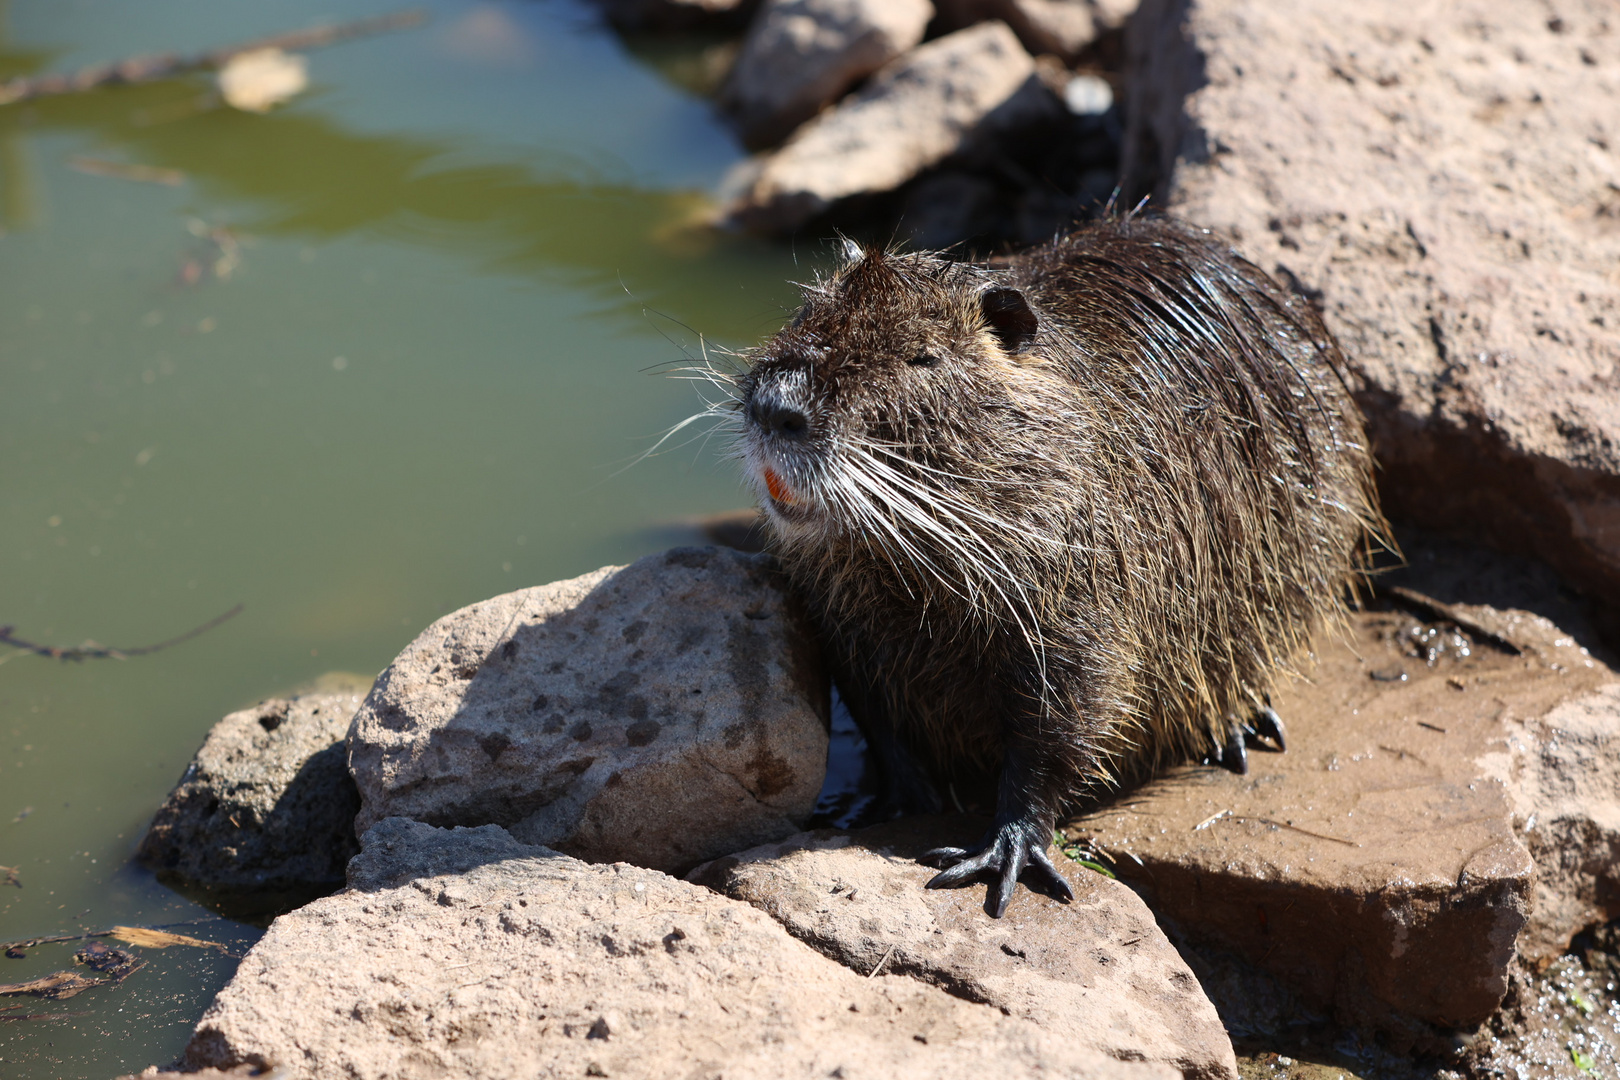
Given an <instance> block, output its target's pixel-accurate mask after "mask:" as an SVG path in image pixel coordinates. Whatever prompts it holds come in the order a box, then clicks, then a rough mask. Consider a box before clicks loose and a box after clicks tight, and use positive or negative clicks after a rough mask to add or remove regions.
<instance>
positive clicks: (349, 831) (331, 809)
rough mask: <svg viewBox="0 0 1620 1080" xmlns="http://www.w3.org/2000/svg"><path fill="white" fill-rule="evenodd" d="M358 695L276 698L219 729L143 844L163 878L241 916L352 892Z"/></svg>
mask: <svg viewBox="0 0 1620 1080" xmlns="http://www.w3.org/2000/svg"><path fill="white" fill-rule="evenodd" d="M359 705H360V697H359V695H357V694H306V695H303V696H299V697H292V698H274V699H271V700H269V701H265V702H262V703H260V704H259V705H257V706H255V707H253V708H251V709H243V710H242V711H241V712H234V713H231V714H230V715H229V716H227V717H225V719H223V720H221V721H220V722H219V723H217V724H215V725H214V727H213V728H212V729H211V730H210V731H209V732H208V737H207V738H206V739H205V740H204V741H203V744H202V747H201V748H200V749H198V751H197V755H196V756H195V757H194V758H192V760H191V764H190V765H188V766H187V767H186V771H185V774H184V775H183V776H181V778H180V783H179V784H178V785H177V786H176V787H175V789H174V791H172V792H170V794H169V797H168V798H167V799H166V800H164V802H163V805H162V806H161V807H160V808H159V809H158V812H157V814H156V816H154V817H153V819H152V824H151V826H150V827H149V828H148V829H147V832H146V836H145V837H144V838H143V839H142V840H141V846H140V851H139V856H138V857H139V858H140V859H141V861H142V862H145V863H146V864H147V865H149V866H151V867H152V868H153V869H154V870H156V871H157V872H158V874H159V875H160V876H162V877H163V878H165V879H166V880H169V881H171V882H173V883H175V884H179V885H180V886H182V887H184V888H189V889H193V890H197V891H200V892H203V893H205V894H207V895H208V896H209V898H210V899H212V900H213V901H214V902H216V903H219V904H223V905H225V906H226V907H227V908H228V909H230V910H231V911H232V913H233V914H258V913H262V912H271V911H277V910H282V909H285V908H288V907H293V906H296V905H297V904H298V903H302V902H304V901H306V900H308V899H310V898H311V897H314V896H320V895H324V894H326V893H329V892H331V891H332V890H334V889H337V888H340V887H341V886H342V884H343V872H344V867H345V866H346V865H347V864H348V861H349V858H350V856H352V855H353V854H354V853H355V852H356V851H358V850H359V845H358V844H357V843H356V842H355V838H354V817H355V814H356V813H357V812H358V811H359V809H360V796H359V794H358V792H356V791H355V786H354V781H353V780H351V779H350V778H349V772H348V768H347V766H346V763H345V751H344V746H343V739H344V736H346V735H347V734H348V731H349V722H350V720H351V719H352V718H353V716H354V714H355V710H356V709H357V708H358V707H359Z"/></svg>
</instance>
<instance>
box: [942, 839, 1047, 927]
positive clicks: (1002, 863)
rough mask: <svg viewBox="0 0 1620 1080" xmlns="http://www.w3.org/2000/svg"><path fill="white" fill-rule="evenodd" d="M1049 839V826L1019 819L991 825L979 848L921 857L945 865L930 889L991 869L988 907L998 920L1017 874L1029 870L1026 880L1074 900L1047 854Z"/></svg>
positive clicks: (1015, 885) (946, 886) (949, 849)
mask: <svg viewBox="0 0 1620 1080" xmlns="http://www.w3.org/2000/svg"><path fill="white" fill-rule="evenodd" d="M1051 842H1052V829H1051V826H1049V825H1044V824H1041V823H1038V822H1032V821H1026V820H1018V821H1009V822H1007V823H1005V824H1003V825H999V826H997V827H996V828H994V829H991V830H990V831H989V832H988V833H986V834H985V837H984V839H983V840H982V841H980V843H979V847H978V848H976V849H973V850H969V849H967V848H954V847H946V848H935V849H934V850H933V851H930V852H928V853H926V854H925V855H923V857H922V862H924V863H926V864H927V865H929V866H938V867H945V868H947V869H944V870H942V872H940V873H938V874H935V875H934V877H933V879H932V880H931V881H929V882H928V888H930V889H952V888H955V887H956V886H958V885H965V884H967V883H968V882H969V881H972V880H973V879H974V878H976V877H978V876H979V875H981V874H986V873H988V874H993V875H995V877H996V880H995V882H994V883H993V884H992V885H991V887H990V895H989V897H988V898H987V899H986V901H985V910H986V911H987V912H989V913H990V915H991V916H992V917H993V918H997V919H999V918H1001V916H1002V914H1003V913H1004V912H1005V911H1006V910H1007V902H1008V901H1009V900H1011V899H1012V895H1013V891H1014V890H1016V889H1017V888H1018V876H1019V875H1020V874H1022V873H1023V872H1024V871H1025V870H1028V871H1029V872H1030V874H1031V876H1032V877H1033V878H1034V879H1035V880H1034V881H1032V882H1028V883H1027V884H1029V885H1031V887H1034V886H1036V885H1039V886H1040V889H1041V891H1042V892H1044V893H1047V894H1048V895H1050V896H1055V897H1057V898H1058V899H1060V900H1063V901H1064V902H1068V901H1070V900H1073V899H1074V890H1073V889H1071V888H1069V883H1068V882H1067V881H1065V880H1063V875H1062V874H1060V873H1058V871H1057V867H1055V866H1053V865H1052V860H1051V859H1049V858H1047V857H1046V847H1047V845H1048V844H1050V843H1051Z"/></svg>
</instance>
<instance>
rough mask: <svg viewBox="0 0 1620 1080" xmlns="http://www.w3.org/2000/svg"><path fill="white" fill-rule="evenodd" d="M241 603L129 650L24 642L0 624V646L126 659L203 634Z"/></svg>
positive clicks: (64, 656)
mask: <svg viewBox="0 0 1620 1080" xmlns="http://www.w3.org/2000/svg"><path fill="white" fill-rule="evenodd" d="M242 607H243V605H241V604H237V605H236V606H235V607H233V608H231V610H229V611H227V612H225V614H223V615H216V616H214V617H213V618H212V619H209V620H208V621H207V622H205V623H203V624H202V625H201V626H194V627H192V628H191V629H190V630H187V631H186V632H185V633H183V634H181V635H180V636H179V637H172V638H170V639H169V640H168V641H160V642H158V643H157V644H156V645H140V646H137V647H136V648H133V649H113V648H109V647H108V646H106V645H97V644H96V643H95V642H93V641H90V642H86V643H85V644H83V645H80V646H79V647H77V648H69V649H62V648H58V647H56V646H55V645H39V644H36V643H34V642H32V641H24V640H23V639H22V638H20V637H17V636H15V635H13V634H12V632H11V631H12V630H13V629H14V628H13V627H10V626H0V645H10V646H12V647H14V648H18V649H22V650H23V651H24V652H31V653H33V654H34V655H36V656H48V657H50V658H51V659H52V660H92V659H94V660H100V659H105V658H111V659H113V660H128V659H129V658H130V657H132V656H146V655H147V654H149V653H155V652H157V651H158V650H160V649H167V648H169V647H170V646H171V645H178V644H180V643H181V642H182V641H190V640H191V639H192V638H194V637H196V636H197V635H199V634H206V633H207V632H208V631H210V630H212V629H213V628H214V627H216V626H218V625H219V624H220V623H222V622H225V621H226V620H227V619H234V618H236V616H238V615H240V614H242Z"/></svg>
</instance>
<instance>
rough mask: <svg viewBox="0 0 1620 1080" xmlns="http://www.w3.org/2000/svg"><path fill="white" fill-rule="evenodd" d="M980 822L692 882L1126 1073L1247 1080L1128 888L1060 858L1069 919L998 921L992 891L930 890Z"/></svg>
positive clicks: (940, 821)
mask: <svg viewBox="0 0 1620 1080" xmlns="http://www.w3.org/2000/svg"><path fill="white" fill-rule="evenodd" d="M986 824H987V822H985V821H981V820H978V819H973V818H966V817H957V818H908V819H905V820H903V821H898V822H891V823H889V824H886V825H879V826H875V827H873V828H870V829H861V830H858V831H855V832H840V831H837V830H832V829H825V830H819V831H817V832H811V833H805V834H802V835H800V836H795V837H790V838H789V839H787V840H784V841H782V842H780V843H776V844H765V845H762V846H760V847H757V848H754V849H753V850H751V851H744V852H739V853H737V854H735V855H729V856H726V857H725V858H722V859H717V860H715V861H714V862H711V863H705V864H704V865H703V866H700V867H698V868H697V869H696V870H694V871H692V873H691V874H689V875H688V879H689V880H691V881H696V882H698V883H700V884H704V885H707V886H709V887H710V888H712V889H715V890H716V891H718V892H721V893H724V894H725V895H727V896H730V897H733V898H735V899H738V900H745V901H747V902H748V903H750V904H753V905H754V906H755V907H757V908H759V909H760V910H761V911H764V912H767V913H769V914H770V915H771V916H772V917H773V918H775V919H776V920H777V921H778V922H780V923H781V924H782V925H783V926H784V927H786V928H787V930H788V932H789V933H791V934H792V935H793V936H794V937H796V938H798V939H799V940H800V941H803V942H805V943H806V944H807V945H810V946H811V947H813V948H815V949H816V950H817V951H819V952H821V953H824V954H825V955H827V956H830V957H832V958H833V959H834V960H837V961H838V962H839V963H841V964H843V965H845V966H846V967H849V968H851V969H852V970H854V971H857V972H859V973H861V974H866V973H868V972H872V971H876V970H881V971H885V972H891V973H894V974H903V975H909V976H911V977H913V978H916V979H920V980H922V981H923V982H927V983H932V984H934V985H936V986H941V987H944V988H946V989H948V990H949V991H950V992H951V993H953V994H955V995H956V996H958V997H963V998H966V999H968V1000H969V1001H978V1002H983V1003H985V1004H987V1005H992V1006H995V1007H996V1008H998V1009H1001V1010H1002V1011H1003V1012H1005V1013H1007V1014H1008V1015H1010V1016H1016V1017H1019V1018H1022V1019H1025V1020H1029V1021H1032V1022H1033V1023H1036V1024H1038V1025H1040V1026H1041V1027H1044V1028H1047V1029H1049V1030H1054V1031H1067V1032H1068V1037H1069V1039H1070V1041H1071V1042H1072V1043H1073V1044H1074V1045H1075V1046H1078V1047H1082V1048H1085V1049H1086V1050H1088V1051H1090V1052H1093V1053H1096V1054H1098V1055H1101V1056H1104V1057H1109V1058H1114V1059H1116V1060H1119V1061H1146V1062H1152V1063H1155V1064H1160V1065H1167V1066H1169V1067H1171V1068H1173V1069H1175V1070H1176V1072H1178V1073H1179V1074H1181V1075H1182V1076H1184V1077H1188V1078H1193V1077H1197V1078H1207V1080H1236V1077H1237V1062H1236V1059H1235V1058H1234V1057H1233V1054H1232V1043H1231V1041H1230V1040H1229V1039H1228V1038H1227V1036H1226V1031H1225V1029H1224V1028H1223V1027H1222V1026H1221V1021H1220V1017H1218V1016H1217V1015H1216V1014H1215V1007H1214V1006H1213V1005H1211V1004H1210V1003H1209V1000H1208V999H1207V998H1206V997H1204V995H1203V992H1202V991H1201V990H1200V989H1199V986H1198V980H1197V979H1196V978H1194V976H1193V973H1192V972H1191V971H1190V970H1189V969H1188V967H1187V965H1186V964H1185V963H1184V962H1183V961H1182V959H1181V957H1180V956H1179V955H1178V954H1177V953H1176V950H1175V949H1174V948H1173V947H1172V946H1171V944H1170V942H1169V941H1168V940H1167V939H1166V938H1165V936H1164V934H1163V932H1162V931H1160V929H1159V927H1158V924H1157V923H1156V922H1154V920H1153V913H1152V912H1150V911H1149V910H1148V909H1147V905H1145V904H1144V903H1142V901H1141V899H1140V898H1139V897H1138V896H1137V895H1136V894H1135V893H1133V892H1131V890H1130V889H1128V888H1126V887H1125V886H1124V885H1121V884H1120V883H1119V882H1117V881H1110V880H1109V879H1107V878H1105V877H1103V876H1102V875H1100V874H1097V873H1094V872H1092V871H1089V870H1085V869H1082V868H1079V867H1077V866H1075V865H1074V864H1073V863H1071V862H1069V861H1068V860H1067V859H1063V858H1061V857H1059V858H1058V859H1057V860H1056V861H1057V862H1058V865H1059V869H1060V870H1061V871H1062V872H1063V874H1064V877H1065V878H1066V879H1067V880H1068V881H1069V883H1070V885H1071V886H1072V887H1073V888H1074V892H1075V899H1074V902H1073V903H1072V904H1062V903H1059V902H1057V901H1054V900H1051V899H1049V898H1047V897H1045V896H1041V895H1038V894H1035V893H1031V892H1029V891H1027V890H1025V891H1021V892H1020V893H1019V895H1018V896H1017V898H1016V899H1015V900H1014V902H1013V905H1012V907H1011V908H1010V909H1009V910H1008V912H1007V915H1006V916H1005V917H1004V918H1002V919H991V918H988V917H987V916H986V915H985V913H984V910H983V904H984V889H983V887H982V886H974V887H971V888H965V889H947V890H930V889H925V888H924V885H925V884H926V882H927V881H928V879H929V878H930V877H932V876H933V875H934V874H935V873H936V871H934V870H931V869H929V868H928V867H926V866H923V865H921V864H920V863H918V862H917V858H918V856H920V855H921V854H922V853H923V852H925V851H928V850H930V849H932V848H936V847H942V846H946V845H950V844H963V843H966V842H968V841H971V840H974V839H976V838H977V837H978V836H979V835H980V834H982V833H983V832H984V829H985V826H986Z"/></svg>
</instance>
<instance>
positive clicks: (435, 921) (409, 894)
mask: <svg viewBox="0 0 1620 1080" xmlns="http://www.w3.org/2000/svg"><path fill="white" fill-rule="evenodd" d="M352 880H353V888H352V889H351V890H349V891H347V892H344V893H340V894H338V895H336V896H332V897H327V898H325V899H322V900H318V901H316V902H315V903H313V904H311V905H309V906H308V907H306V908H302V909H300V910H299V911H296V912H293V913H291V914H289V915H286V916H283V917H282V918H280V919H278V920H277V921H276V922H275V924H274V925H272V926H271V928H270V931H269V933H267V934H266V935H265V937H264V938H263V939H262V940H261V941H260V942H259V943H258V944H257V945H255V946H254V947H253V949H252V950H251V951H250V952H249V953H248V955H247V956H246V957H245V958H244V959H243V961H242V966H241V968H240V969H239V970H238V971H237V974H236V977H235V978H234V979H232V980H231V983H230V984H229V985H228V986H227V987H226V988H225V989H224V990H223V991H221V993H220V995H219V997H218V998H217V999H216V1000H215V1001H214V1003H213V1005H212V1006H210V1008H209V1009H208V1011H207V1013H206V1014H204V1016H203V1018H202V1020H201V1021H200V1022H199V1024H198V1025H197V1030H196V1033H195V1034H194V1036H193V1037H192V1040H191V1043H190V1045H189V1047H188V1048H187V1053H186V1060H187V1062H188V1064H189V1065H191V1066H192V1067H203V1066H214V1067H229V1066H232V1065H236V1064H240V1063H244V1062H245V1063H252V1064H261V1065H264V1064H279V1065H284V1066H286V1067H289V1068H290V1069H292V1070H293V1072H294V1074H295V1075H296V1076H299V1077H308V1078H311V1080H325V1078H327V1077H333V1078H337V1077H341V1078H343V1080H364V1078H372V1077H376V1078H382V1077H388V1078H391V1080H395V1078H406V1080H412V1078H418V1077H440V1076H455V1077H467V1078H471V1080H479V1078H486V1077H487V1078H497V1077H498V1078H506V1077H514V1078H516V1077H522V1078H524V1080H533V1078H551V1077H570V1078H572V1077H581V1076H609V1077H665V1076H677V1077H686V1076H693V1077H712V1076H717V1075H724V1076H725V1077H727V1078H728V1080H730V1078H736V1080H744V1078H754V1077H758V1078H760V1080H778V1078H780V1077H784V1076H844V1077H850V1078H858V1077H871V1078H873V1080H877V1078H886V1077H905V1078H910V1077H931V1078H932V1077H937V1078H940V1080H945V1078H948V1077H959V1076H968V1075H975V1074H986V1073H994V1074H995V1075H1014V1076H1024V1075H1043V1076H1045V1075H1049V1076H1054V1077H1059V1076H1061V1077H1085V1078H1090V1077H1097V1078H1102V1077H1118V1078H1121V1080H1125V1078H1131V1080H1151V1078H1159V1080H1165V1078H1168V1077H1172V1076H1174V1075H1175V1074H1174V1073H1173V1072H1171V1071H1170V1070H1168V1069H1165V1068H1163V1067H1155V1066H1153V1065H1148V1064H1134V1063H1133V1064H1126V1063H1122V1062H1115V1061H1111V1060H1108V1059H1098V1058H1095V1057H1093V1056H1092V1055H1090V1054H1087V1053H1086V1052H1084V1051H1082V1050H1080V1049H1077V1048H1076V1047H1074V1046H1073V1045H1072V1044H1071V1040H1070V1039H1069V1038H1068V1037H1067V1033H1066V1032H1064V1031H1061V1030H1059V1031H1050V1032H1049V1031H1044V1030H1042V1029H1040V1028H1039V1027H1037V1026H1036V1025H1034V1024H1031V1023H1029V1022H1027V1021H1025V1020H1021V1019H1018V1018H1016V1017H1009V1016H1004V1015H1002V1014H1001V1012H1000V1011H999V1010H996V1009H993V1008H987V1007H985V1006H983V1005H976V1004H971V1003H969V1002H966V1001H962V1000H961V999H959V998H956V997H952V996H951V995H949V994H947V993H944V992H943V991H940V990H938V989H935V988H934V987H930V986H926V985H923V984H921V983H918V982H916V981H914V980H912V979H908V978H906V977H904V976H901V975H880V976H878V977H876V978H873V979H867V978H864V977H862V976H861V975H857V974H855V973H853V972H851V971H849V970H848V969H846V968H843V967H841V966H839V965H838V964H835V963H833V962H832V961H830V960H828V959H827V958H825V957H823V956H821V955H820V954H818V953H816V952H815V951H813V950H812V949H810V948H808V947H807V946H805V945H802V944H800V943H799V942H797V941H794V940H793V939H792V938H791V937H789V936H788V935H787V934H785V933H784V932H783V931H782V929H781V928H780V927H779V926H777V925H776V923H774V922H773V921H772V920H771V919H770V918H769V916H767V915H765V914H763V913H762V912H759V911H756V910H755V909H754V908H752V907H750V906H748V905H747V904H742V903H739V902H737V901H733V900H729V899H726V898H725V897H722V896H718V895H716V894H715V893H713V892H710V891H709V890H707V889H704V888H701V887H699V886H696V885H691V884H688V883H686V882H683V881H679V880H677V879H674V878H671V877H669V876H667V875H664V874H661V873H658V872H657V871H652V870H645V869H640V868H637V867H632V866H627V865H623V864H617V865H610V866H602V865H591V864H587V863H583V862H580V861H578V860H576V859H571V858H568V857H566V856H561V855H558V854H557V853H555V852H552V851H549V850H547V849H544V848H536V847H530V846H526V845H522V844H519V843H517V842H516V841H515V840H513V839H512V838H511V836H510V835H509V834H507V833H505V832H504V831H503V830H501V829H500V828H498V827H495V826H485V827H482V828H479V829H470V830H469V829H455V830H441V829H435V828H432V827H430V826H426V825H422V824H420V823H415V822H407V821H403V820H401V819H391V820H388V821H385V822H383V823H381V824H379V825H378V826H377V827H375V828H374V829H372V830H371V832H369V833H368V834H367V836H366V838H365V851H364V852H363V853H362V854H361V855H360V856H359V857H358V858H357V859H356V860H355V865H354V870H353V876H352ZM840 1070H841V1071H840Z"/></svg>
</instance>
